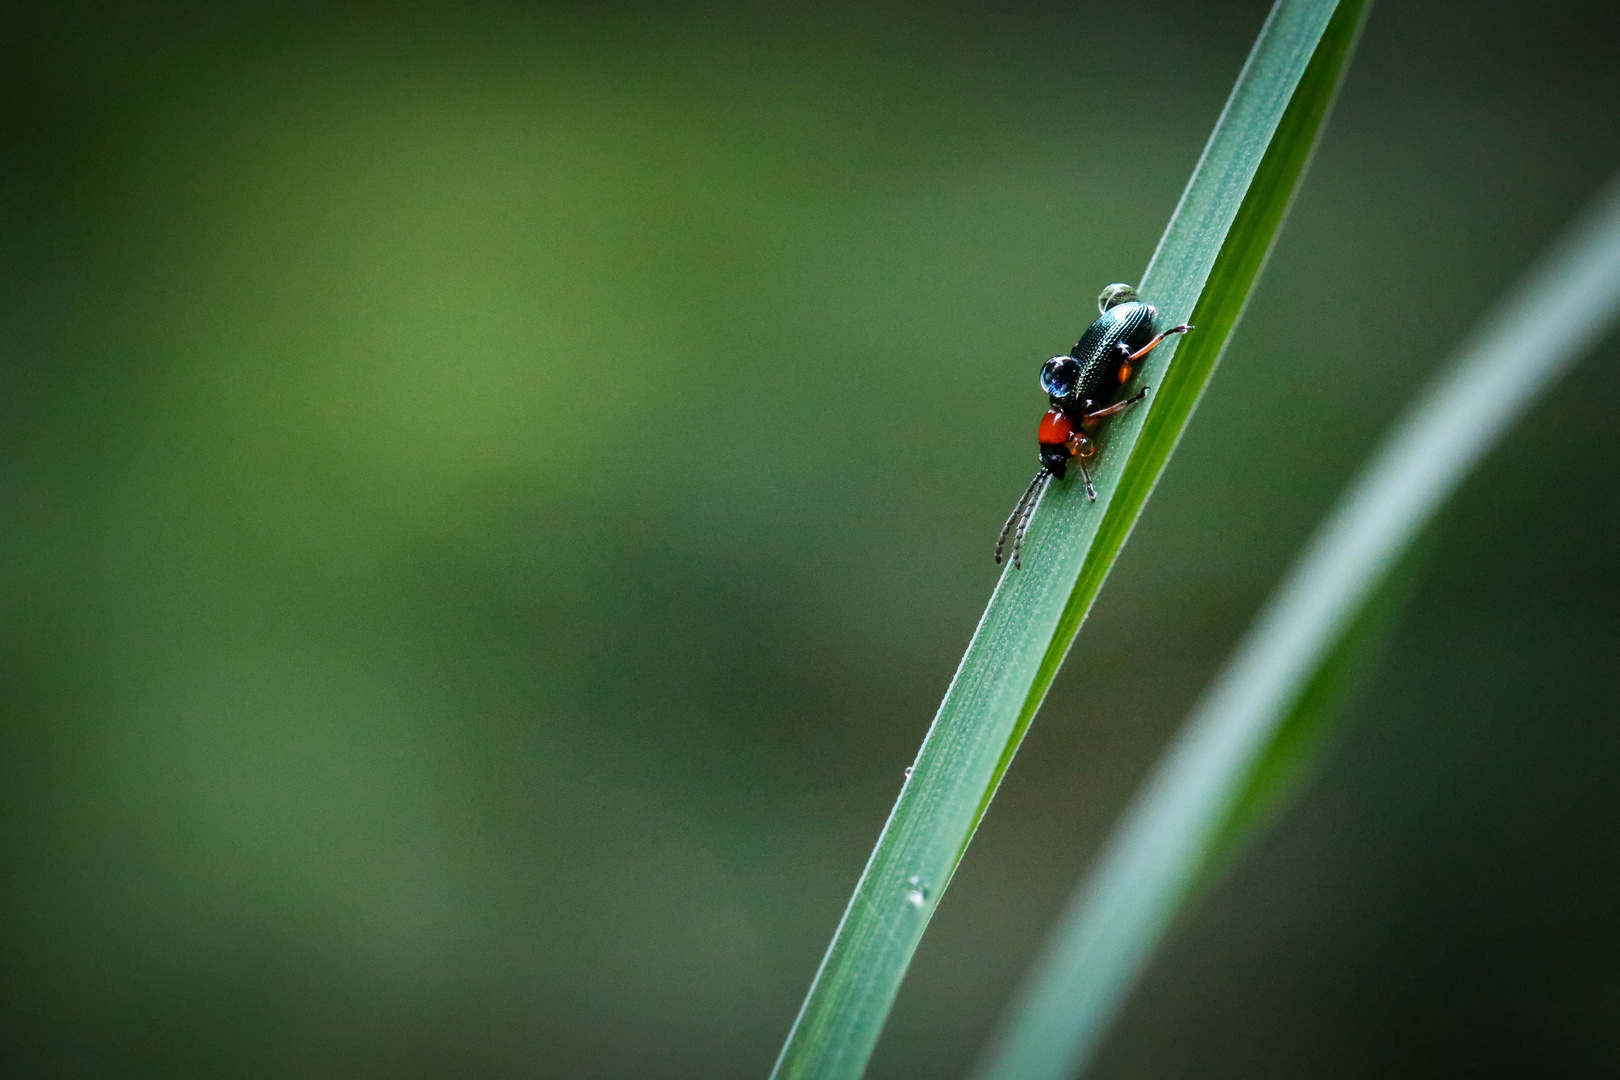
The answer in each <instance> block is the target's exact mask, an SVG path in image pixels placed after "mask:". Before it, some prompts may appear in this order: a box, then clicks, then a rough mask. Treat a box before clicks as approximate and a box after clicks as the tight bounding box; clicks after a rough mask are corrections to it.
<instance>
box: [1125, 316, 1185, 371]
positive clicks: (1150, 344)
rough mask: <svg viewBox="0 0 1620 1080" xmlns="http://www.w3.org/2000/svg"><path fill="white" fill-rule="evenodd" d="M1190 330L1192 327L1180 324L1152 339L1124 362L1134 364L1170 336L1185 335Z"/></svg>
mask: <svg viewBox="0 0 1620 1080" xmlns="http://www.w3.org/2000/svg"><path fill="white" fill-rule="evenodd" d="M1191 329H1193V327H1191V326H1188V325H1187V324H1186V323H1182V324H1181V325H1180V326H1172V327H1171V328H1170V329H1168V330H1166V331H1165V332H1164V333H1162V334H1160V335H1159V336H1158V337H1156V338H1154V339H1153V340H1152V341H1150V342H1148V343H1147V344H1146V345H1144V346H1142V347H1141V348H1140V349H1137V350H1136V351H1135V352H1133V353H1131V354H1130V355H1129V356H1127V357H1126V358H1125V362H1126V363H1127V364H1134V363H1136V362H1137V361H1138V360H1140V359H1142V357H1144V356H1146V355H1147V354H1148V353H1150V352H1152V351H1153V350H1154V349H1157V348H1158V347H1159V344H1160V342H1162V341H1164V339H1165V338H1167V337H1169V336H1170V335H1171V334H1185V333H1186V332H1187V331H1189V330H1191Z"/></svg>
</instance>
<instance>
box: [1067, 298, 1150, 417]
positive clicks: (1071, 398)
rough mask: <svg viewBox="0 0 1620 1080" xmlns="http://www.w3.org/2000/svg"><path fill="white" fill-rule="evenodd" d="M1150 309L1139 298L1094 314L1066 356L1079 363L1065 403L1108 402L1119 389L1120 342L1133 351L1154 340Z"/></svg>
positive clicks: (1122, 354) (1122, 357) (1121, 354)
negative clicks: (1071, 388) (1094, 316)
mask: <svg viewBox="0 0 1620 1080" xmlns="http://www.w3.org/2000/svg"><path fill="white" fill-rule="evenodd" d="M1154 314H1155V313H1154V311H1153V308H1152V307H1150V306H1149V305H1147V304H1144V303H1142V302H1141V301H1139V300H1128V301H1126V302H1125V303H1123V304H1116V305H1114V306H1113V307H1111V308H1109V309H1108V310H1107V311H1105V312H1103V313H1102V314H1101V315H1099V316H1097V321H1096V322H1094V323H1092V324H1091V325H1090V326H1088V327H1086V332H1085V333H1084V334H1081V335H1080V340H1079V341H1077V342H1075V343H1074V348H1072V349H1070V350H1069V355H1070V356H1072V357H1074V358H1075V360H1077V361H1078V362H1079V363H1080V369H1081V370H1080V377H1079V379H1078V381H1077V382H1076V384H1075V387H1074V389H1073V390H1072V391H1071V392H1070V393H1068V394H1067V395H1065V400H1064V403H1065V404H1066V405H1067V404H1070V403H1073V404H1074V405H1083V404H1084V403H1085V402H1087V401H1090V402H1092V404H1093V405H1094V406H1101V405H1104V404H1106V403H1107V402H1108V400H1109V399H1110V398H1111V397H1112V396H1113V395H1114V392H1115V391H1116V390H1118V389H1119V384H1120V379H1119V366H1120V362H1121V361H1122V360H1123V359H1124V357H1125V353H1124V352H1123V351H1121V349H1120V347H1119V346H1120V345H1121V344H1123V345H1125V346H1126V347H1127V348H1129V349H1130V351H1131V352H1135V351H1137V350H1138V349H1141V348H1142V347H1143V346H1145V345H1146V344H1147V343H1148V342H1150V341H1152V340H1153V319H1154Z"/></svg>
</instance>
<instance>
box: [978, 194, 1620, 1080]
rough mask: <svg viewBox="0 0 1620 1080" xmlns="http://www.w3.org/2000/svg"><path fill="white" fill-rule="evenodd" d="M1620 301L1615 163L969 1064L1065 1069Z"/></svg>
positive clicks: (1052, 1079) (1215, 697) (1334, 516)
mask: <svg viewBox="0 0 1620 1080" xmlns="http://www.w3.org/2000/svg"><path fill="white" fill-rule="evenodd" d="M1617 318H1620V181H1617V182H1616V183H1614V184H1611V186H1610V187H1609V189H1608V190H1607V191H1606V192H1605V193H1604V194H1603V195H1602V196H1600V197H1599V199H1598V200H1597V202H1596V203H1595V204H1594V206H1593V208H1592V209H1591V210H1590V211H1589V212H1588V213H1587V214H1586V215H1585V216H1584V217H1583V219H1582V220H1581V221H1580V222H1579V223H1578V224H1577V225H1576V226H1575V227H1574V228H1573V229H1572V230H1571V231H1570V232H1569V233H1568V234H1567V235H1566V237H1565V239H1564V240H1563V241H1562V242H1560V244H1559V245H1557V246H1556V247H1555V249H1554V250H1553V251H1552V252H1551V253H1550V254H1549V255H1548V256H1547V257H1546V258H1545V259H1544V261H1543V262H1542V263H1541V264H1540V265H1539V266H1538V267H1536V268H1535V269H1534V270H1533V271H1532V272H1531V273H1530V274H1529V275H1528V276H1527V277H1526V278H1525V279H1524V281H1523V282H1522V283H1521V284H1520V285H1519V287H1518V288H1517V289H1515V290H1514V291H1513V292H1512V293H1511V294H1510V295H1509V296H1508V297H1507V298H1506V299H1505V300H1504V301H1503V302H1502V304H1501V306H1500V307H1499V309H1498V310H1497V311H1496V313H1495V314H1494V315H1493V316H1492V317H1491V318H1490V319H1488V320H1487V321H1486V322H1485V323H1484V324H1483V325H1482V326H1481V327H1480V329H1479V330H1478V331H1476V333H1475V334H1474V335H1473V336H1472V337H1471V338H1470V339H1469V340H1468V342H1467V343H1466V344H1465V345H1464V346H1463V347H1462V348H1461V349H1460V350H1459V352H1458V354H1457V358H1456V359H1455V360H1454V361H1453V363H1452V364H1451V365H1450V366H1449V367H1448V368H1447V369H1446V370H1445V372H1444V373H1443V374H1442V375H1441V376H1440V377H1439V378H1438V379H1437V380H1436V381H1435V382H1434V384H1433V385H1432V386H1431V387H1430V388H1429V389H1428V390H1427V391H1426V392H1425V393H1424V394H1423V395H1422V396H1421V397H1420V398H1419V399H1418V401H1417V403H1416V404H1415V405H1414V406H1413V407H1412V408H1411V409H1410V410H1409V411H1408V412H1407V414H1406V416H1405V418H1404V419H1403V420H1402V422H1400V423H1399V424H1398V425H1397V426H1396V429H1395V432H1394V434H1393V435H1392V436H1391V437H1390V438H1389V439H1388V440H1387V441H1386V442H1385V443H1384V444H1383V447H1382V449H1381V450H1380V451H1379V452H1378V453H1377V454H1376V455H1374V457H1373V458H1372V459H1371V460H1370V461H1369V463H1368V464H1367V465H1366V467H1365V468H1364V469H1363V471H1362V473H1361V474H1360V477H1359V478H1358V479H1357V480H1356V481H1355V483H1354V484H1352V486H1351V487H1350V488H1349V490H1348V491H1347V492H1346V493H1345V495H1344V496H1343V497H1342V498H1341V499H1340V501H1339V503H1338V505H1337V506H1336V508H1335V509H1334V511H1333V512H1332V513H1331V514H1330V515H1329V517H1328V518H1327V520H1326V521H1325V523H1324V524H1323V525H1322V527H1321V528H1320V529H1319V530H1318V532H1317V534H1316V536H1315V538H1314V539H1313V540H1312V541H1311V543H1310V545H1309V546H1308V547H1307V548H1306V550H1305V552H1304V554H1303V555H1302V556H1301V558H1300V560H1299V562H1298V563H1297V564H1296V565H1295V566H1294V568H1293V569H1292V571H1290V573H1289V575H1288V577H1287V578H1286V579H1285V580H1284V582H1283V584H1282V586H1281V588H1280V589H1279V590H1278V592H1277V594H1276V595H1275V596H1274V597H1273V598H1272V600H1271V602H1270V603H1269V604H1268V606H1267V607H1266V609H1265V611H1263V612H1262V613H1261V615H1260V617H1259V619H1258V620H1257V621H1256V623H1255V625H1254V627H1253V628H1252V629H1251V631H1250V632H1249V635H1248V637H1247V638H1246V639H1245V640H1244V642H1243V643H1242V645H1240V646H1239V648H1238V650H1237V652H1236V653H1235V654H1234V656H1233V658H1232V660H1231V661H1230V662H1229V663H1228V665H1227V666H1226V668H1225V669H1224V670H1223V671H1222V673H1221V675H1220V676H1219V677H1218V678H1217V679H1216V680H1215V682H1214V684H1213V685H1212V686H1211V688H1210V690H1209V691H1208V692H1207V693H1206V695H1205V697H1204V698H1203V700H1202V701H1201V703H1200V704H1199V705H1198V706H1197V707H1196V708H1195V709H1194V710H1193V713H1192V716H1191V717H1190V718H1189V720H1188V722H1187V724H1186V726H1185V728H1184V729H1183V730H1182V733H1181V734H1180V735H1179V736H1178V738H1177V739H1176V741H1175V743H1174V744H1173V745H1172V746H1171V747H1170V749H1169V750H1167V751H1166V753H1165V755H1164V756H1163V758H1162V759H1161V760H1160V762H1159V765H1158V766H1157V767H1156V769H1155V770H1154V772H1153V774H1152V775H1151V776H1150V777H1149V778H1148V780H1147V781H1146V782H1145V783H1144V784H1143V786H1142V788H1141V790H1140V791H1139V793H1138V795H1137V797H1136V799H1135V801H1134V802H1133V803H1132V805H1131V807H1130V808H1129V809H1128V810H1127V811H1126V813H1125V816H1124V817H1123V819H1122V820H1121V821H1120V823H1119V825H1118V826H1117V827H1116V828H1115V830H1114V832H1113V834H1112V836H1111V837H1110V839H1109V841H1108V843H1107V844H1106V845H1105V846H1104V849H1103V851H1102V854H1101V855H1100V856H1099V858H1098V860H1097V863H1096V864H1095V866H1094V868H1093V870H1092V872H1091V873H1090V875H1089V876H1088V877H1087V879H1086V881H1085V882H1083V883H1082V886H1081V888H1080V890H1079V891H1078V892H1077V893H1076V895H1075V898H1074V900H1073V901H1071V904H1070V907H1069V909H1068V911H1067V912H1066V913H1065V914H1064V916H1063V917H1062V919H1061V920H1060V921H1059V924H1058V927H1057V929H1056V931H1055V933H1054V935H1053V938H1052V940H1051V941H1050V943H1049V944H1048V947H1047V949H1046V951H1045V952H1044V953H1043V955H1042V957H1041V958H1040V960H1039V961H1038V962H1037V964H1036V966H1035V968H1034V971H1033V973H1032V976H1031V979H1030V982H1029V984H1028V986H1027V987H1026V989H1025V990H1024V992H1023V993H1022V994H1021V996H1020V999H1019V1001H1018V1003H1017V1005H1016V1006H1015V1008H1014V1009H1013V1010H1012V1011H1011V1012H1010V1013H1009V1017H1008V1020H1007V1022H1006V1023H1005V1024H1004V1025H1003V1028H1002V1033H1001V1035H1000V1036H999V1037H998V1038H997V1039H996V1040H995V1041H994V1042H993V1043H992V1049H991V1051H990V1053H989V1054H988V1056H987V1057H986V1059H985V1061H984V1063H983V1065H982V1067H981V1068H980V1069H979V1071H978V1073H977V1074H976V1075H977V1077H979V1080H1014V1078H1016V1080H1067V1078H1068V1077H1072V1076H1074V1075H1075V1074H1076V1073H1077V1072H1078V1071H1079V1070H1080V1069H1081V1067H1082V1066H1083V1065H1084V1064H1085V1063H1086V1062H1087V1061H1088V1060H1089V1059H1090V1057H1091V1056H1092V1054H1093V1053H1095V1051H1096V1049H1097V1047H1098V1045H1099V1043H1100V1041H1101V1038H1102V1036H1103V1034H1104V1033H1105V1032H1106V1030H1107V1027H1108V1024H1109V1022H1110V1021H1111V1020H1112V1018H1113V1016H1114V1014H1115V1013H1116V1012H1117V1011H1118V1009H1119V1007H1120V1005H1121V1004H1122V1002H1123V1000H1124V997H1125V995H1126V994H1127V993H1128V992H1129V990H1130V987H1131V985H1132V984H1133V983H1134V982H1135V980H1136V978H1137V976H1138V975H1139V974H1140V972H1141V970H1142V968H1143V967H1144V965H1145V964H1146V963H1147V961H1148V958H1149V955H1150V954H1151V952H1152V950H1153V948H1154V946H1155V945H1156V944H1157V942H1158V941H1159V939H1160V937H1161V936H1162V935H1163V934H1164V932H1165V929H1166V928H1167V927H1168V925H1169V924H1170V922H1171V920H1172V919H1173V918H1174V917H1175V915H1176V913H1177V911H1179V910H1180V909H1181V908H1182V907H1183V906H1184V905H1185V903H1186V902H1187V900H1188V899H1189V898H1190V897H1191V896H1192V895H1194V894H1195V893H1196V892H1197V889H1198V886H1199V885H1200V884H1201V883H1203V882H1206V881H1208V880H1209V878H1210V875H1211V873H1212V871H1213V869H1214V864H1215V863H1216V862H1217V861H1218V860H1219V859H1220V858H1222V857H1223V856H1225V855H1227V854H1229V853H1230V852H1231V851H1232V850H1233V849H1234V847H1235V846H1236V843H1235V842H1236V839H1237V836H1236V835H1235V834H1236V833H1239V832H1242V831H1243V830H1244V829H1245V828H1247V827H1252V824H1253V823H1254V821H1255V820H1257V818H1258V817H1259V813H1258V811H1259V810H1260V809H1262V808H1263V806H1264V804H1266V803H1267V802H1269V801H1270V800H1272V799H1273V798H1275V795H1276V793H1277V792H1279V791H1281V790H1284V789H1286V787H1287V779H1288V776H1287V774H1288V773H1289V772H1291V771H1292V770H1294V769H1296V768H1298V767H1299V763H1300V762H1301V761H1302V760H1304V758H1305V757H1306V756H1307V755H1301V754H1297V753H1293V752H1291V750H1290V749H1289V748H1288V747H1287V746H1286V745H1284V744H1285V743H1287V742H1289V741H1290V740H1292V739H1294V738H1295V737H1296V736H1299V735H1300V734H1301V732H1303V731H1306V730H1308V729H1310V728H1312V727H1314V726H1315V725H1317V724H1318V723H1319V722H1320V717H1321V716H1322V710H1323V709H1324V708H1325V707H1326V706H1328V705H1330V704H1331V703H1330V702H1329V701H1327V700H1325V699H1326V698H1328V697H1331V696H1333V695H1334V694H1336V693H1338V692H1341V691H1342V688H1343V687H1344V686H1345V684H1346V683H1347V681H1348V680H1346V679H1345V678H1343V677H1342V676H1343V675H1344V666H1345V665H1346V664H1349V663H1352V662H1353V660H1352V654H1354V653H1355V652H1356V651H1357V650H1356V649H1354V648H1346V645H1347V643H1349V642H1350V641H1352V640H1353V639H1354V638H1355V637H1356V636H1357V634H1358V627H1364V626H1366V625H1367V622H1368V614H1369V608H1370V607H1373V606H1374V605H1375V604H1376V598H1377V597H1379V596H1380V595H1381V594H1383V592H1384V589H1385V584H1386V582H1387V580H1388V578H1389V576H1390V572H1391V570H1392V569H1393V568H1394V567H1395V566H1396V565H1397V564H1398V563H1399V562H1400V560H1401V559H1402V558H1403V556H1404V555H1405V553H1406V552H1407V551H1408V550H1409V549H1410V547H1411V545H1412V543H1413V541H1414V539H1415V538H1416V537H1417V535H1418V533H1419V531H1420V530H1421V529H1422V528H1423V527H1424V526H1425V524H1426V523H1427V522H1428V521H1429V520H1430V518H1432V517H1433V516H1434V514H1435V512H1436V510H1438V508H1439V507H1440V505H1441V504H1442V503H1443V502H1444V501H1445V500H1446V498H1447V497H1449V496H1450V494H1451V493H1452V492H1453V491H1454V490H1455V489H1456V487H1457V485H1458V484H1459V483H1461V481H1462V479H1463V478H1464V477H1465V476H1466V475H1467V474H1468V472H1469V471H1470V470H1471V469H1472V468H1473V467H1474V466H1475V465H1477V464H1478V463H1479V461H1480V459H1481V458H1482V457H1483V456H1484V455H1485V453H1486V452H1487V451H1489V450H1490V448H1491V447H1492V446H1493V445H1495V444H1496V443H1497V442H1498V441H1499V440H1500V439H1501V438H1502V436H1503V435H1504V434H1506V432H1507V431H1508V430H1509V429H1510V428H1511V426H1512V425H1513V423H1514V421H1516V420H1517V419H1518V418H1519V417H1521V416H1522V415H1523V414H1524V412H1525V411H1526V410H1527V409H1528V408H1529V407H1530V405H1532V404H1533V403H1534V402H1535V400H1536V399H1537V398H1538V397H1540V396H1541V395H1542V394H1543V393H1544V392H1546V390H1547V389H1548V388H1549V387H1550V386H1551V385H1552V384H1553V382H1554V381H1555V380H1556V379H1557V378H1558V377H1559V376H1561V375H1562V374H1564V372H1566V371H1567V370H1568V369H1569V368H1570V367H1571V366H1573V364H1574V363H1575V362H1576V361H1577V360H1578V359H1579V358H1580V357H1581V356H1582V355H1583V354H1584V353H1585V352H1586V351H1588V350H1589V349H1590V348H1591V347H1592V346H1594V345H1595V344H1596V343H1597V342H1598V341H1599V339H1601V338H1602V337H1603V335H1604V334H1606V333H1607V332H1608V331H1609V329H1610V328H1611V327H1612V326H1613V325H1614V324H1615V322H1616V321H1617Z"/></svg>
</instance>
